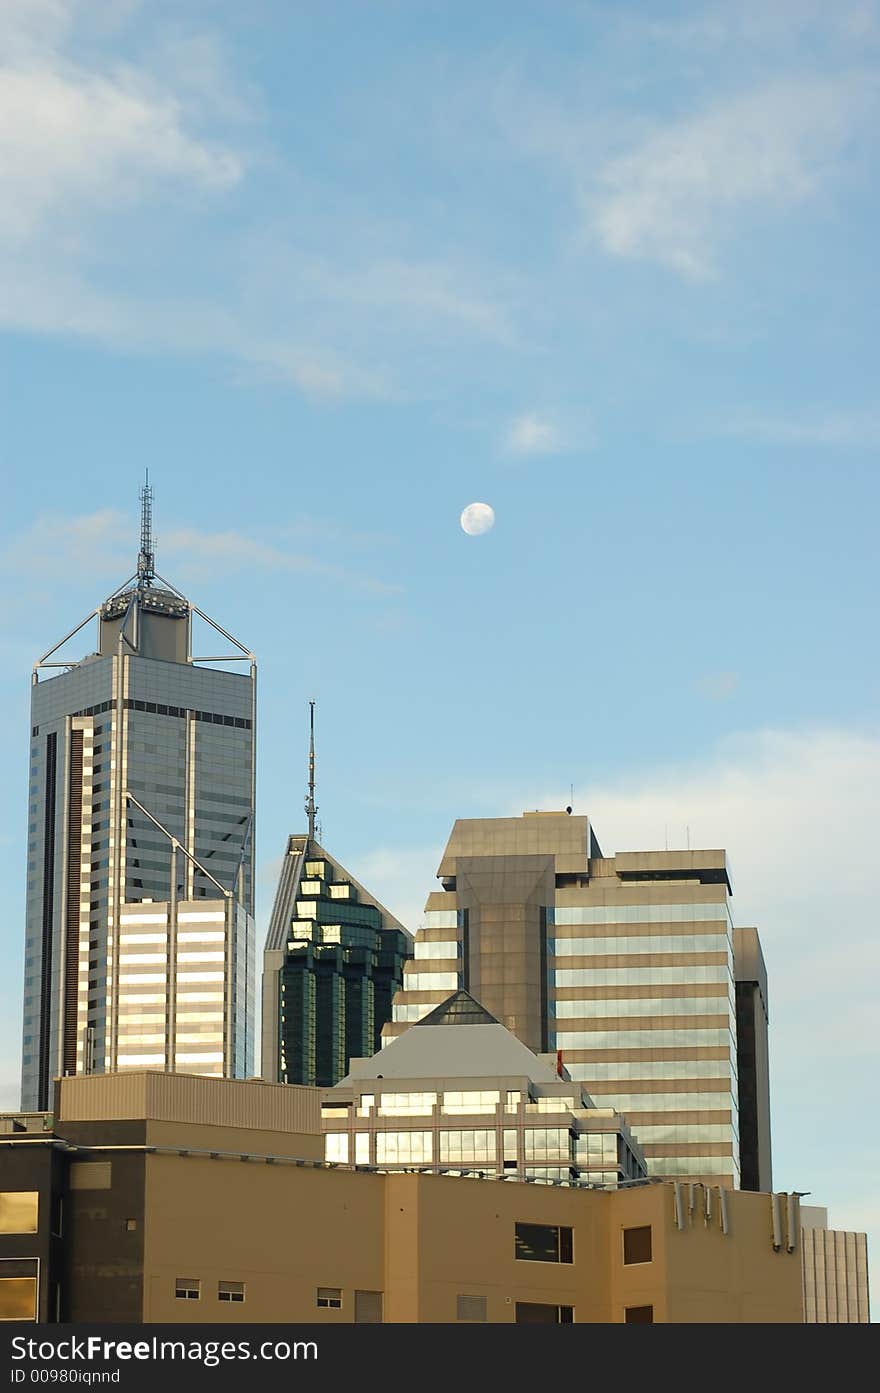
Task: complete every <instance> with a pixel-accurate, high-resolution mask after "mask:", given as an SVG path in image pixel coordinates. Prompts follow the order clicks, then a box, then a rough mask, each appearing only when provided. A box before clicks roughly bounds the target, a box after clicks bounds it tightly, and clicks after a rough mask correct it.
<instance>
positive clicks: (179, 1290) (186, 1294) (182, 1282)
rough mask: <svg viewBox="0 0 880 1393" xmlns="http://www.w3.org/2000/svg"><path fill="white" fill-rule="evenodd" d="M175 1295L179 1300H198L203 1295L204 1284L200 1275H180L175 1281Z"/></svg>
mask: <svg viewBox="0 0 880 1393" xmlns="http://www.w3.org/2000/svg"><path fill="white" fill-rule="evenodd" d="M174 1295H175V1296H176V1297H177V1299H178V1301H198V1300H199V1299H200V1297H201V1295H202V1284H201V1282H200V1281H199V1279H198V1277H178V1278H177V1279H176V1281H175V1283H174Z"/></svg>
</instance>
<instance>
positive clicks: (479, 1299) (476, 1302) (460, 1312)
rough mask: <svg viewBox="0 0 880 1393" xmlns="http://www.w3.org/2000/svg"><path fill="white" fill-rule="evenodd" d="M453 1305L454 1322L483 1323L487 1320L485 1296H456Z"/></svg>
mask: <svg viewBox="0 0 880 1393" xmlns="http://www.w3.org/2000/svg"><path fill="white" fill-rule="evenodd" d="M455 1304H456V1312H455V1319H456V1320H470V1321H485V1320H487V1319H488V1317H487V1315H486V1298H485V1296H458V1297H456V1303H455Z"/></svg>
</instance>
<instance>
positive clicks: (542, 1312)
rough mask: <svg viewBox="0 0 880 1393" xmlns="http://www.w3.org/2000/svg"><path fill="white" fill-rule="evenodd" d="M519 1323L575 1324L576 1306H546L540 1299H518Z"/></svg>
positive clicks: (517, 1318) (517, 1317)
mask: <svg viewBox="0 0 880 1393" xmlns="http://www.w3.org/2000/svg"><path fill="white" fill-rule="evenodd" d="M516 1324H517V1325H573V1324H574V1307H572V1306H544V1305H542V1304H541V1303H540V1302H538V1301H517V1303H516Z"/></svg>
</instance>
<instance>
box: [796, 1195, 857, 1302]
mask: <svg viewBox="0 0 880 1393" xmlns="http://www.w3.org/2000/svg"><path fill="white" fill-rule="evenodd" d="M801 1227H802V1234H803V1245H802V1246H803V1270H804V1319H805V1321H806V1322H807V1323H808V1324H809V1325H816V1324H819V1325H827V1324H833V1325H855V1324H857V1325H862V1324H865V1323H867V1322H868V1321H870V1319H871V1305H870V1299H869V1293H868V1239H867V1235H866V1234H864V1233H845V1232H842V1231H839V1230H832V1229H829V1228H828V1210H827V1209H823V1208H820V1207H819V1206H818V1205H802V1206H801Z"/></svg>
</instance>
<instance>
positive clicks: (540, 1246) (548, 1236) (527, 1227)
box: [514, 1224, 573, 1262]
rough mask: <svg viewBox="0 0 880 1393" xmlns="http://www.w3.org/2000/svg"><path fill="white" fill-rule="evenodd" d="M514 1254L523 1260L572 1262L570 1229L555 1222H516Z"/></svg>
mask: <svg viewBox="0 0 880 1393" xmlns="http://www.w3.org/2000/svg"><path fill="white" fill-rule="evenodd" d="M514 1255H515V1256H516V1257H517V1258H519V1259H520V1260H521V1261H524V1262H572V1261H573V1254H572V1237H571V1229H569V1228H560V1227H559V1226H558V1225H556V1224H517V1225H516V1226H515V1241H514Z"/></svg>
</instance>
